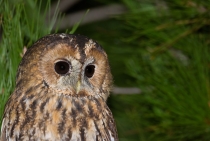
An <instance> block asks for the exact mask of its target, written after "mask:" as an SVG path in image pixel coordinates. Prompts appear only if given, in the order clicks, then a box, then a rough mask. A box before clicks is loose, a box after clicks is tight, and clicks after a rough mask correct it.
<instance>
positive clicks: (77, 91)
mask: <svg viewBox="0 0 210 141" xmlns="http://www.w3.org/2000/svg"><path fill="white" fill-rule="evenodd" d="M80 86H81V82H80V80H79V81H77V84H76V93H77V94H78V93H79V91H80Z"/></svg>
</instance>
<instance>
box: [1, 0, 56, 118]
mask: <svg viewBox="0 0 210 141" xmlns="http://www.w3.org/2000/svg"><path fill="white" fill-rule="evenodd" d="M0 5H1V6H0V13H1V15H0V18H1V20H0V26H1V27H2V30H3V34H2V39H1V42H0V57H1V58H0V68H1V69H0V74H1V75H0V80H1V83H0V101H1V103H0V115H2V113H3V110H4V105H5V103H6V101H7V99H8V97H9V95H10V94H11V93H12V91H13V89H14V86H15V75H16V71H17V67H18V64H19V62H20V60H21V55H20V54H21V53H22V52H23V48H24V46H26V47H29V46H30V45H31V44H32V43H33V42H34V41H36V40H37V39H38V38H40V37H42V36H44V35H46V34H49V33H50V31H51V30H52V27H53V24H54V22H53V21H55V19H56V17H57V13H55V15H54V16H53V18H52V19H51V21H52V22H51V23H52V24H50V25H45V17H46V15H47V13H48V12H49V6H50V1H49V0H48V1H47V4H46V5H45V8H44V11H43V10H42V9H41V5H42V1H31V0H25V1H23V0H18V1H15V0H14V1H11V0H3V1H1V4H0ZM31 11H35V12H31ZM1 117H2V116H1Z"/></svg>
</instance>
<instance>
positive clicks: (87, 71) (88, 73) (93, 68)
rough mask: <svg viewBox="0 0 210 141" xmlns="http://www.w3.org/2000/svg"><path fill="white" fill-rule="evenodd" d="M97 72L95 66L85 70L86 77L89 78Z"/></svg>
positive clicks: (87, 67)
mask: <svg viewBox="0 0 210 141" xmlns="http://www.w3.org/2000/svg"><path fill="white" fill-rule="evenodd" d="M94 72H95V66H94V65H88V66H86V68H85V76H87V77H88V78H91V77H92V76H93V74H94Z"/></svg>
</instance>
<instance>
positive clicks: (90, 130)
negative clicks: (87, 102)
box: [86, 119, 98, 141]
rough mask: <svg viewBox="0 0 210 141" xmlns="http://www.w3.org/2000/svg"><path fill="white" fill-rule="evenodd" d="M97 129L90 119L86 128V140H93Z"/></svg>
mask: <svg viewBox="0 0 210 141" xmlns="http://www.w3.org/2000/svg"><path fill="white" fill-rule="evenodd" d="M97 134H98V133H97V129H96V127H95V124H94V122H93V120H92V119H89V121H88V129H86V140H87V141H95V140H96V136H97Z"/></svg>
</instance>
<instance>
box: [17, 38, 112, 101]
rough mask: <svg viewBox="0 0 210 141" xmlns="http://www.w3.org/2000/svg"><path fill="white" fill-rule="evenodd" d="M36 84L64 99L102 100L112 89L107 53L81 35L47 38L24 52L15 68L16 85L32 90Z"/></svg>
mask: <svg viewBox="0 0 210 141" xmlns="http://www.w3.org/2000/svg"><path fill="white" fill-rule="evenodd" d="M21 78H25V79H24V81H22V80H21ZM37 83H43V84H44V85H45V86H46V87H47V88H48V89H49V90H51V91H54V92H56V93H58V94H63V95H66V96H74V97H86V96H94V97H97V96H100V97H102V98H104V99H105V100H106V99H107V97H108V95H109V91H110V89H111V86H112V75H111V72H110V67H109V62H108V58H107V54H106V53H105V51H104V50H103V49H102V47H101V46H100V45H99V44H98V43H97V42H95V41H93V40H92V39H89V38H87V37H85V36H82V35H72V34H51V35H47V36H45V37H43V38H41V39H39V40H38V41H36V42H35V43H34V44H33V45H32V46H31V47H30V48H29V49H28V50H27V52H26V53H25V55H24V56H23V58H22V61H21V63H20V65H19V68H18V74H17V78H16V85H22V86H26V85H27V87H33V86H34V85H35V84H37ZM22 88H23V89H24V87H22Z"/></svg>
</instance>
